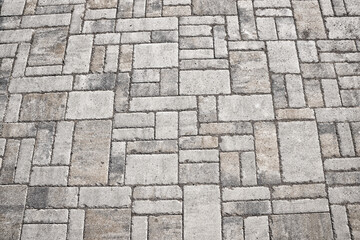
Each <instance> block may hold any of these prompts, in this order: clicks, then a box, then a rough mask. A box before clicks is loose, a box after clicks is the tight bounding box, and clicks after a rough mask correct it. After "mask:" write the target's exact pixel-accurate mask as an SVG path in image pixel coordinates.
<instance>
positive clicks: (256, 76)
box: [230, 51, 270, 93]
mask: <svg viewBox="0 0 360 240" xmlns="http://www.w3.org/2000/svg"><path fill="white" fill-rule="evenodd" d="M230 70H231V81H232V89H233V91H234V92H235V93H269V92H270V81H269V73H268V67H267V59H266V55H265V53H264V52H258V51H252V52H237V51H236V52H230Z"/></svg>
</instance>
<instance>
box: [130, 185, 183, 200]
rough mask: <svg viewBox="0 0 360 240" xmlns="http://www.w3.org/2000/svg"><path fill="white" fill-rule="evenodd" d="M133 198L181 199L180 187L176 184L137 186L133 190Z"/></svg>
mask: <svg viewBox="0 0 360 240" xmlns="http://www.w3.org/2000/svg"><path fill="white" fill-rule="evenodd" d="M133 197H134V199H165V200H166V199H181V198H182V189H181V188H180V187H179V186H177V185H173V186H144V187H142V186H138V187H135V188H134V191H133Z"/></svg>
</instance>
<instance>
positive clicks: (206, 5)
mask: <svg viewBox="0 0 360 240" xmlns="http://www.w3.org/2000/svg"><path fill="white" fill-rule="evenodd" d="M192 4H193V11H194V14H195V15H225V14H237V9H236V0H222V1H219V0H193V1H192Z"/></svg>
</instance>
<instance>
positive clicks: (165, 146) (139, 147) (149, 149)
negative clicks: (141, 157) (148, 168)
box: [126, 140, 178, 154]
mask: <svg viewBox="0 0 360 240" xmlns="http://www.w3.org/2000/svg"><path fill="white" fill-rule="evenodd" d="M177 150H178V143H177V141H176V140H156V141H136V142H128V144H127V148H126V151H127V152H128V153H130V154H136V153H175V152H177Z"/></svg>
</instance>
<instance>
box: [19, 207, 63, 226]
mask: <svg viewBox="0 0 360 240" xmlns="http://www.w3.org/2000/svg"><path fill="white" fill-rule="evenodd" d="M68 214H69V211H68V210H67V209H40V210H38V209H27V210H25V217H24V223H67V221H68Z"/></svg>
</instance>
